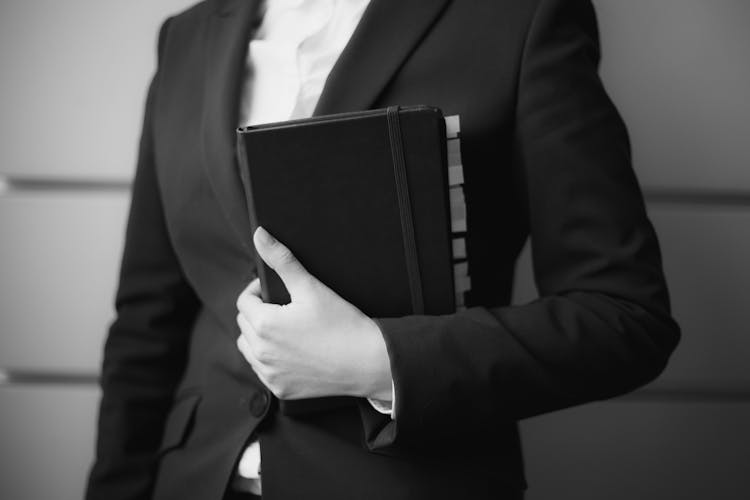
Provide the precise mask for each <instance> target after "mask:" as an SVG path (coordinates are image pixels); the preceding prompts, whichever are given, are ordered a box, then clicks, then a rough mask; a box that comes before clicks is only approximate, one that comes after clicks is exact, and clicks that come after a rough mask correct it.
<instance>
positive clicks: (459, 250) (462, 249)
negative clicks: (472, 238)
mask: <svg viewBox="0 0 750 500" xmlns="http://www.w3.org/2000/svg"><path fill="white" fill-rule="evenodd" d="M451 243H452V245H453V258H454V259H465V258H466V240H465V239H463V238H453V241H452V242H451Z"/></svg>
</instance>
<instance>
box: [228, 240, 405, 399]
mask: <svg viewBox="0 0 750 500" xmlns="http://www.w3.org/2000/svg"><path fill="white" fill-rule="evenodd" d="M253 240H254V243H255V248H256V249H257V251H258V254H259V255H260V257H261V258H262V259H263V260H264V261H265V262H266V264H268V265H269V266H270V267H271V268H272V269H273V270H274V271H276V273H277V274H278V275H279V277H280V278H281V280H282V281H283V282H284V285H285V286H286V288H287V290H288V291H289V295H290V297H291V302H290V303H289V304H286V305H275V304H266V303H264V302H263V301H262V300H261V298H260V281H259V280H257V279H255V280H254V281H252V282H251V283H250V284H249V285H248V286H247V288H246V289H245V290H244V291H243V292H242V293H241V294H240V296H239V298H238V299H237V309H238V310H239V314H237V324H238V325H239V327H240V330H241V332H242V333H241V334H240V336H239V337H238V339H237V346H238V347H239V349H240V351H241V352H242V354H243V355H244V356H245V359H247V361H248V362H249V363H250V365H251V366H252V368H253V370H254V371H255V373H256V374H257V375H258V378H260V380H261V381H262V382H263V383H264V384H266V386H268V388H269V389H270V390H271V392H273V393H274V394H275V395H276V396H277V397H278V398H280V399H302V398H312V397H322V396H359V397H368V398H373V399H381V400H386V401H387V400H390V399H391V371H390V363H389V359H388V352H387V350H386V347H385V341H384V340H383V335H382V333H381V332H380V329H379V328H378V326H377V324H376V323H375V322H374V321H373V320H372V319H371V318H369V317H367V316H366V315H365V314H364V313H362V311H360V310H359V309H357V308H356V307H354V306H353V305H352V304H350V303H349V302H347V301H345V300H344V299H342V298H341V297H340V296H339V295H337V294H336V293H335V292H334V291H333V290H331V289H330V288H328V287H327V286H325V285H324V284H323V283H321V282H320V281H318V280H317V279H316V278H315V277H314V276H312V275H311V274H310V273H308V272H307V270H306V269H305V268H304V267H302V264H300V262H299V261H298V260H297V259H296V258H295V257H294V255H292V253H291V251H290V250H289V249H288V248H287V247H286V246H284V245H283V244H282V243H280V242H279V241H277V240H276V239H275V238H273V236H271V235H270V234H269V233H268V232H267V231H266V230H265V229H263V228H260V227H259V228H258V230H257V231H255V234H254V236H253Z"/></svg>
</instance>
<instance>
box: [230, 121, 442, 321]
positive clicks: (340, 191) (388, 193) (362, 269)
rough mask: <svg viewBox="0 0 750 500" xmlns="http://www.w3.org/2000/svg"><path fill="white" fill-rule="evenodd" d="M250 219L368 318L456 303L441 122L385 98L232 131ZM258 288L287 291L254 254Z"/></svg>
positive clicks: (273, 295)
mask: <svg viewBox="0 0 750 500" xmlns="http://www.w3.org/2000/svg"><path fill="white" fill-rule="evenodd" d="M238 154H239V162H240V174H241V178H242V181H243V184H244V188H245V194H246V197H247V204H248V209H249V213H250V220H251V223H252V225H253V228H252V230H254V229H255V228H256V227H257V226H259V225H261V226H263V227H264V228H266V229H267V230H268V231H269V232H270V233H271V234H273V235H274V236H275V237H276V238H278V239H279V240H280V241H281V242H283V243H284V244H286V245H287V246H288V247H289V248H290V249H291V251H292V252H293V253H294V255H295V256H296V257H297V258H298V259H299V260H300V262H301V263H302V264H303V265H304V266H305V267H306V268H307V270H308V271H309V272H310V273H312V274H313V275H314V276H316V277H317V278H319V279H320V280H321V281H322V282H323V283H325V284H326V285H328V286H329V287H331V288H332V289H333V290H334V291H336V292H337V293H338V294H339V295H341V296H342V297H343V298H344V299H345V300H347V301H349V302H351V303H352V304H354V305H355V306H357V307H358V308H360V309H361V310H362V311H363V312H364V313H365V314H367V315H369V316H372V317H397V316H404V315H409V314H431V315H435V314H448V313H451V312H454V311H455V310H456V290H455V288H454V276H453V273H454V268H453V264H454V263H453V255H452V252H453V248H454V247H453V242H452V234H451V201H452V198H451V196H450V195H449V175H448V173H449V171H448V163H447V161H448V152H447V146H446V122H445V120H444V118H443V116H442V113H441V111H440V110H438V109H436V108H431V107H426V106H414V107H392V108H387V109H379V110H370V111H363V112H356V113H346V114H341V115H329V116H321V117H314V118H309V119H303V120H295V121H289V122H281V123H273V124H267V125H258V126H252V127H246V128H242V129H240V130H238ZM256 263H257V266H258V274H259V276H260V279H261V285H262V289H263V298H264V300H265V301H266V302H271V303H278V304H283V303H286V302H288V301H289V296H288V294H287V291H286V289H285V288H284V285H283V283H282V282H281V280H280V278H279V277H278V275H276V273H275V272H274V271H273V270H271V269H270V268H268V267H267V266H266V265H265V264H264V263H263V262H262V261H261V260H260V258H259V257H257V256H256Z"/></svg>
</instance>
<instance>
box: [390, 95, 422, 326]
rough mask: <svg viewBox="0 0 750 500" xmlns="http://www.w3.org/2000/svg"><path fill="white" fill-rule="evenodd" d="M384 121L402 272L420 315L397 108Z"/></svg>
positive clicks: (414, 309) (419, 286) (417, 272)
mask: <svg viewBox="0 0 750 500" xmlns="http://www.w3.org/2000/svg"><path fill="white" fill-rule="evenodd" d="M386 118H387V122H388V137H389V140H390V145H391V155H392V157H393V174H394V177H395V184H396V196H397V198H398V205H399V213H400V215H401V232H402V239H403V243H404V253H405V258H406V273H407V277H408V280H409V291H410V293H411V304H412V312H413V313H414V314H424V310H425V309H424V293H423V290H422V278H421V274H420V270H419V257H418V255H417V241H416V236H415V233H414V217H413V215H412V208H411V198H410V196H409V182H408V179H407V176H406V161H405V159H404V146H403V141H402V138H401V121H400V119H399V107H398V106H391V107H389V108H388V109H387V110H386Z"/></svg>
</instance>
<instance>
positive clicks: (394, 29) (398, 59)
mask: <svg viewBox="0 0 750 500" xmlns="http://www.w3.org/2000/svg"><path fill="white" fill-rule="evenodd" d="M449 2H450V0H429V1H426V0H372V2H371V3H370V5H369V6H368V8H367V10H366V11H365V13H364V15H363V17H362V20H361V21H360V23H359V25H358V26H357V28H356V30H355V31H354V34H353V35H352V38H351V40H350V41H349V43H348V44H347V46H346V48H345V49H344V51H343V52H342V54H341V56H340V57H339V59H338V61H337V62H336V64H335V65H334V67H333V69H332V71H331V73H330V75H329V76H328V79H327V81H326V85H325V87H324V89H323V93H322V94H321V97H320V100H319V101H318V105H317V106H316V108H315V115H322V114H330V113H336V112H344V111H355V110H362V109H367V108H369V107H370V106H371V105H372V104H373V103H374V102H375V100H376V99H377V97H378V95H379V94H380V92H381V91H382V90H383V88H384V87H385V86H386V85H387V84H388V82H389V80H390V79H391V78H392V77H393V75H394V74H395V73H396V71H397V70H398V69H399V68H400V67H401V65H402V64H403V62H404V61H405V60H406V59H407V58H408V56H409V54H410V53H411V52H412V51H413V50H414V48H415V47H416V46H417V45H418V44H419V41H420V40H421V39H422V38H423V37H424V35H425V33H426V32H427V30H428V29H429V28H430V26H431V25H432V24H433V23H434V22H435V20H436V19H437V18H438V16H439V15H440V13H442V11H443V10H444V8H445V7H446V5H447V4H448V3H449ZM215 4H216V9H215V12H213V13H212V15H211V17H210V19H209V20H208V23H207V27H206V30H207V32H206V73H205V96H204V106H205V107H204V112H203V124H202V126H203V130H202V136H203V155H204V159H203V160H204V161H203V163H204V166H205V167H206V171H207V176H208V179H209V182H210V184H211V187H212V189H213V191H214V193H215V194H216V197H217V199H218V201H219V203H220V205H221V207H222V209H223V211H224V214H225V215H226V217H227V219H228V220H229V222H230V224H231V226H232V228H233V229H234V231H235V232H236V234H237V236H238V237H239V239H240V241H241V242H242V244H243V245H244V246H245V247H246V248H248V249H252V235H251V234H250V229H249V228H250V220H249V217H248V213H247V203H246V201H245V196H244V192H243V189H242V182H241V180H240V178H239V173H238V171H237V160H236V152H235V129H236V127H237V119H238V111H239V110H238V107H239V100H240V89H241V83H242V79H243V77H244V74H243V70H244V68H245V59H246V56H247V46H248V43H249V36H250V31H251V29H252V26H253V23H254V21H255V20H256V19H257V16H258V7H259V4H260V1H259V0H217V1H216V2H215Z"/></svg>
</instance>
